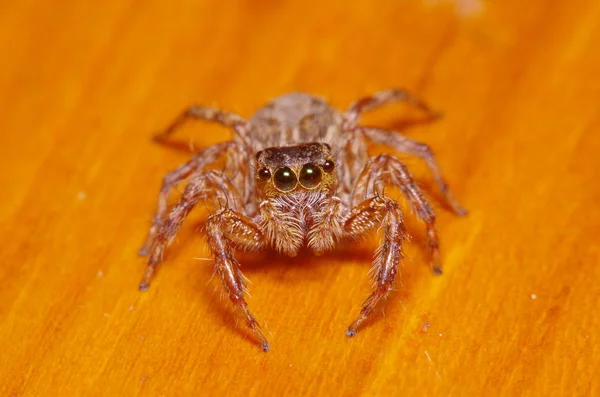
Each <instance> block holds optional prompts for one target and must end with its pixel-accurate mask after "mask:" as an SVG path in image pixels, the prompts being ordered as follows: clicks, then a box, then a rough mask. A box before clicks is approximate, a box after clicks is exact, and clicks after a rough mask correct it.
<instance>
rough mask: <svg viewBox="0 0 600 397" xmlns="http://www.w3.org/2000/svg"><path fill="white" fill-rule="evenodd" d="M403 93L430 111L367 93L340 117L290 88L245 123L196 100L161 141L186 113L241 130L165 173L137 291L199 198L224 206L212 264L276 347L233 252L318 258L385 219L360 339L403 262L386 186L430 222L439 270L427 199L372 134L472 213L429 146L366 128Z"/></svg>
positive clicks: (399, 227)
mask: <svg viewBox="0 0 600 397" xmlns="http://www.w3.org/2000/svg"><path fill="white" fill-rule="evenodd" d="M401 101H404V102H408V103H411V104H413V105H415V106H417V107H419V108H420V109H422V110H423V111H425V112H427V113H429V114H431V115H433V113H432V112H431V111H430V109H429V107H428V106H427V105H426V104H425V103H423V102H422V101H421V100H419V99H418V98H416V97H414V96H411V95H409V94H408V93H407V92H405V91H402V90H387V91H381V92H378V93H376V94H374V95H372V96H369V97H366V98H363V99H360V100H358V101H357V102H355V103H354V104H353V105H352V106H350V108H349V109H348V110H347V111H346V112H344V113H340V112H338V111H336V110H335V109H333V108H332V107H330V106H329V105H328V104H327V103H326V102H325V101H324V100H322V99H320V98H317V97H314V96H311V95H307V94H303V93H293V94H287V95H283V96H281V97H279V98H277V99H275V100H273V101H272V102H270V103H269V104H267V105H266V106H265V107H263V108H261V109H260V110H258V111H257V112H256V113H255V114H254V115H253V116H252V117H251V118H250V119H249V120H245V119H243V118H242V117H240V116H238V115H237V114H234V113H230V112H224V111H221V110H218V109H214V108H210V107H202V106H193V107H191V108H189V109H188V110H187V111H185V112H184V113H183V114H182V115H181V116H180V117H179V118H177V119H176V120H175V121H174V122H173V124H171V126H170V127H169V128H167V129H166V130H165V132H164V133H162V134H161V135H159V136H158V137H157V138H158V139H159V140H162V139H164V138H165V137H167V136H168V135H170V134H171V133H172V132H173V131H174V130H175V129H176V128H177V127H178V126H180V125H181V123H183V122H184V121H185V120H187V119H189V118H195V119H202V120H209V121H215V122H217V123H220V124H222V125H224V126H227V127H230V128H231V129H232V130H233V132H234V138H233V140H231V141H228V142H222V143H218V144H216V145H213V146H209V147H207V148H205V149H203V150H201V151H200V152H198V153H197V154H195V155H194V156H193V157H192V159H191V160H190V161H188V162H187V163H185V164H183V165H181V166H180V167H179V168H177V169H175V170H174V171H172V172H170V173H168V174H167V175H166V176H165V177H164V180H163V184H162V187H161V189H160V193H159V197H158V209H157V211H156V215H155V217H154V220H153V223H152V226H151V228H150V232H149V235H148V238H147V240H146V242H145V244H144V246H143V247H142V248H141V250H140V253H141V254H143V255H149V260H148V266H147V268H146V271H145V274H144V276H143V279H142V282H141V284H140V289H141V290H146V289H148V287H149V285H150V280H151V278H152V275H153V273H154V270H155V268H156V266H157V265H158V263H159V262H160V261H161V260H162V257H163V251H164V249H165V246H166V245H167V244H168V243H169V242H170V241H171V240H172V239H173V238H174V237H175V235H176V234H177V231H178V230H179V228H180V226H181V224H182V223H183V221H184V220H185V218H186V217H187V215H188V214H189V213H190V211H191V210H192V209H193V208H194V206H196V205H197V204H198V203H199V202H202V201H212V202H214V203H219V205H220V209H219V210H217V211H216V212H214V213H213V214H211V215H210V216H209V217H208V218H207V220H206V239H207V242H208V246H209V247H210V250H211V251H212V254H213V256H214V266H215V271H216V273H217V274H218V275H219V277H220V278H221V281H222V283H223V286H224V288H225V291H226V292H227V294H228V296H229V298H230V299H231V301H232V302H233V305H234V307H235V308H236V309H237V311H239V313H240V315H242V316H243V317H244V319H245V322H246V324H247V326H248V327H249V329H250V330H251V331H252V332H253V334H254V335H255V336H256V337H257V338H258V341H259V343H260V347H261V348H262V349H263V350H264V351H267V350H268V349H269V343H268V342H267V339H266V338H265V337H264V335H263V334H262V333H261V331H260V327H259V324H258V322H257V321H256V319H255V317H254V316H253V315H252V313H251V312H250V311H249V310H248V306H247V303H246V300H245V296H244V292H245V285H244V276H243V275H242V272H241V270H240V264H239V263H238V261H237V260H236V259H235V255H234V253H235V251H236V250H253V251H256V250H263V249H268V248H274V249H276V250H277V251H279V252H280V253H282V254H286V255H289V256H294V255H296V254H297V253H298V251H299V250H300V248H301V247H302V246H306V247H308V249H309V250H311V251H313V252H314V253H316V254H321V253H323V252H325V251H328V250H331V249H332V248H334V247H335V245H336V243H337V242H338V241H339V240H341V239H346V238H357V237H360V236H363V235H365V234H366V233H369V232H370V231H372V230H374V229H378V227H380V226H381V229H382V234H383V241H382V244H381V246H380V247H379V249H378V250H377V253H376V256H375V261H374V264H373V266H374V270H375V271H374V278H375V280H374V290H373V292H372V293H371V295H370V296H369V298H368V299H367V300H366V301H365V302H364V304H363V307H362V310H361V311H360V314H359V315H358V317H357V318H356V320H354V322H352V324H350V326H349V327H348V329H347V331H346V335H347V336H354V335H355V334H356V331H357V329H358V327H359V326H360V325H361V324H362V323H363V322H364V321H365V320H366V319H367V318H368V317H369V316H370V315H371V313H372V312H373V310H374V308H375V306H376V305H377V304H378V303H379V302H380V301H381V300H383V299H385V298H386V296H387V295H388V294H389V292H390V290H391V289H392V286H393V285H394V281H395V279H396V275H397V273H398V264H399V262H400V260H401V258H402V247H401V246H402V242H403V240H404V239H405V237H406V233H405V228H404V222H403V214H402V210H401V209H400V206H399V205H398V203H397V202H396V201H395V200H393V199H391V198H389V197H387V196H386V195H385V194H384V185H386V184H387V185H392V186H395V187H398V188H399V189H400V190H401V191H402V193H403V194H404V195H405V196H406V198H407V200H408V202H409V203H410V204H411V206H412V207H413V209H414V211H415V212H416V214H417V216H418V217H419V218H420V219H421V220H422V221H423V222H424V223H425V226H426V228H427V236H428V241H429V249H430V251H431V267H432V269H433V271H434V272H435V273H438V274H439V273H441V265H440V260H439V249H438V236H437V232H436V229H435V215H434V213H433V211H432V209H431V207H430V205H429V203H428V202H427V201H426V199H425V198H424V196H423V194H422V193H421V190H420V189H419V187H418V186H417V184H416V183H415V181H414V179H413V177H412V176H411V174H410V172H409V171H408V169H407V168H406V166H405V165H404V164H403V163H402V162H401V161H400V160H398V159H397V158H396V157H394V156H391V155H388V154H381V155H378V156H375V157H371V156H369V154H368V152H367V143H368V141H373V142H376V143H380V144H384V145H388V146H390V147H392V148H393V149H395V150H397V151H399V152H402V153H407V154H411V155H415V156H417V157H420V158H421V159H423V160H424V161H425V162H426V164H427V166H428V167H429V170H430V171H431V173H432V174H433V177H434V178H435V181H436V182H437V184H438V186H439V188H440V190H441V192H442V194H443V196H444V198H445V200H446V201H447V203H448V204H449V205H450V207H451V208H452V209H453V210H454V212H455V213H456V214H458V215H464V214H465V213H466V211H465V210H464V209H463V208H462V207H461V205H460V204H459V203H458V201H457V200H456V199H455V198H454V197H453V196H452V194H451V192H450V190H449V189H448V186H447V184H446V182H445V181H444V178H443V177H442V174H441V171H440V168H439V166H438V164H437V163H436V161H435V159H434V157H433V155H432V152H431V150H430V149H429V147H428V146H427V145H424V144H422V143H419V142H415V141H413V140H410V139H408V138H406V137H404V136H403V135H401V134H400V133H398V132H394V131H386V130H383V129H379V128H371V127H363V126H360V125H359V124H358V118H359V115H360V114H361V113H363V112H365V111H369V110H371V109H374V108H376V107H378V106H381V105H384V104H387V103H392V102H401ZM222 156H224V157H225V159H226V166H225V169H224V171H223V172H217V171H214V170H206V167H207V166H209V165H210V164H211V163H214V162H215V161H217V160H218V159H219V158H220V157H222ZM186 178H187V179H188V183H187V186H186V187H185V189H184V190H183V193H182V196H181V199H180V200H179V202H178V203H177V204H175V205H174V206H173V207H172V208H171V209H168V205H167V200H168V197H169V193H170V192H171V190H172V189H173V188H174V187H175V186H176V185H177V184H178V183H180V182H181V181H183V180H184V179H186Z"/></svg>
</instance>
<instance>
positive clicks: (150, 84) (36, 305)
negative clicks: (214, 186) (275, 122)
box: [0, 0, 600, 396]
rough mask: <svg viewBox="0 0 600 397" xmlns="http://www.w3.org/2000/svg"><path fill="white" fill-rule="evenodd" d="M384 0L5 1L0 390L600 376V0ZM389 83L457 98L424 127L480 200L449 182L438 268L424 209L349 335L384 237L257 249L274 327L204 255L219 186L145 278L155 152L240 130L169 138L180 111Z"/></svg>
mask: <svg viewBox="0 0 600 397" xmlns="http://www.w3.org/2000/svg"><path fill="white" fill-rule="evenodd" d="M373 3H375V2H342V1H338V2H334V1H308V0H307V1H302V2H292V1H288V2H279V1H260V2H259V1H238V2H227V3H226V2H220V1H212V2H209V1H191V0H188V1H179V2H164V1H150V2H130V1H123V0H119V1H106V2H102V3H100V2H97V4H91V3H90V2H81V1H80V2H77V1H54V2H39V1H32V0H22V1H18V2H5V3H4V4H3V5H2V6H0V54H2V59H3V60H2V62H1V63H0V76H1V77H0V92H1V96H0V109H1V110H0V111H1V114H2V117H0V131H1V134H2V145H1V151H2V152H1V159H2V160H1V161H2V165H3V166H2V171H1V173H0V175H1V179H0V186H2V193H1V196H0V200H1V205H0V220H1V222H0V236H1V240H0V241H2V248H1V249H0V252H1V267H0V352H1V353H0V395H2V396H119V395H123V396H132V395H149V396H198V395H206V396H217V395H228V396H233V395H256V396H265V395H302V396H315V395H322V396H332V395H336V396H357V395H364V396H374V395H385V396H390V395H403V396H422V395H425V396H428V395H439V396H447V395H457V396H481V395H505V396H506V395H508V396H519V395H529V396H584V395H600V386H599V384H600V383H599V381H598V376H597V374H598V368H599V366H600V342H599V340H598V338H599V332H600V316H599V315H598V314H599V313H598V309H597V308H598V301H599V299H600V293H599V292H600V289H599V287H598V284H599V281H600V266H599V263H598V261H599V255H598V251H599V249H598V247H599V244H598V243H599V237H598V232H599V231H600V210H599V206H598V203H599V200H600V188H599V185H600V184H599V179H598V176H599V175H600V173H599V172H598V171H599V167H600V112H599V110H600V77H599V71H600V50H599V46H598V43H599V42H600V3H599V2H598V1H591V0H574V1H569V2H564V1H541V0H535V1H527V2H524V1H517V0H510V1H509V0H506V1H483V0H455V1H450V0H447V1H442V0H435V1H434V0H427V1H425V0H423V1H393V0H389V1H381V2H377V3H379V4H378V5H377V6H375V5H373ZM389 87H406V88H408V89H410V90H411V91H413V92H415V93H417V94H418V95H420V96H422V97H424V98H426V99H427V101H428V102H429V103H431V104H432V105H433V106H434V107H435V108H436V109H439V110H441V111H443V113H444V114H445V117H444V119H443V120H441V121H439V122H436V123H425V124H421V125H414V126H412V127H411V128H407V129H406V133H407V134H408V135H409V136H411V137H412V138H414V139H418V140H421V141H424V142H426V143H428V144H430V145H431V146H432V147H433V148H434V150H435V152H436V154H437V158H438V160H439V162H440V164H441V165H442V168H443V169H444V174H445V175H446V177H447V178H448V180H449V183H450V185H451V187H452V189H453V190H454V192H455V194H456V195H457V196H458V197H459V198H460V199H461V201H462V202H463V203H464V204H465V206H467V207H468V208H469V210H470V214H469V215H468V216H467V217H465V218H458V217H455V216H453V215H452V214H451V213H450V212H448V211H446V210H445V209H443V208H442V205H441V204H435V207H436V208H437V210H438V211H437V212H438V229H439V233H440V236H441V239H442V257H443V261H444V264H445V269H446V272H445V275H443V276H442V277H434V276H432V274H431V272H430V271H429V269H428V267H427V266H426V263H427V255H426V252H425V251H426V250H425V246H424V239H423V230H422V225H420V224H419V223H417V222H415V221H413V220H412V219H413V218H412V216H410V215H407V217H408V218H410V219H411V221H409V222H408V228H409V230H410V232H411V234H412V235H413V236H414V238H413V239H412V241H411V242H410V243H408V244H407V245H406V255H407V258H406V260H405V261H404V263H403V267H402V275H401V277H400V280H401V281H400V282H399V283H398V285H397V292H395V293H393V294H392V295H391V297H390V299H388V301H387V302H386V304H385V305H384V306H383V307H382V308H381V310H379V311H378V312H377V314H376V315H375V318H373V320H372V321H370V322H369V323H368V324H367V325H366V326H365V327H363V328H362V329H361V330H360V332H359V333H358V335H357V336H356V337H355V338H354V339H348V338H346V337H345V336H344V331H345V328H346V327H347V326H348V324H349V322H350V321H351V320H352V319H353V318H354V317H355V316H356V314H357V313H358V310H359V308H360V304H361V302H362V300H363V299H364V298H365V296H366V294H367V293H368V292H369V281H368V278H367V270H368V269H369V267H370V261H371V257H372V252H373V251H374V249H375V248H376V238H373V239H372V240H368V241H365V242H364V243H362V244H361V245H360V247H354V246H348V245H346V246H344V248H342V249H341V250H339V251H338V252H336V253H332V254H330V255H325V256H323V257H314V256H311V255H309V254H302V255H300V257H299V258H296V259H293V260H290V259H288V258H285V257H279V256H273V255H267V256H260V255H259V256H257V257H254V258H251V257H250V258H247V259H246V260H245V261H244V263H243V268H244V271H245V274H246V275H247V276H248V277H249V278H250V279H251V280H252V284H251V293H252V297H251V299H250V306H251V308H252V309H253V310H254V312H255V313H256V314H257V315H258V317H259V318H260V320H261V323H262V324H263V327H264V329H265V330H266V332H267V334H268V337H269V339H270V341H271V344H272V350H271V351H270V352H269V353H263V352H261V351H259V349H258V348H257V346H256V344H255V343H254V342H253V341H252V339H251V338H248V335H247V333H246V332H245V331H244V329H243V327H242V326H241V325H238V326H237V327H236V321H235V320H234V317H233V316H232V312H231V309H230V305H229V304H228V302H227V300H225V299H220V292H219V289H218V286H219V284H218V283H217V282H216V281H215V280H213V281H211V282H209V280H210V279H211V276H212V269H211V266H210V262H207V261H202V260H195V258H206V257H208V256H210V253H209V251H208V249H207V247H206V244H205V241H204V239H203V236H202V233H199V231H198V230H197V229H198V227H199V225H201V223H202V219H203V218H204V216H205V215H206V214H205V211H203V210H200V211H197V212H195V213H194V215H193V216H192V219H191V220H190V221H189V222H187V223H186V225H185V226H184V227H183V229H182V231H181V233H180V234H179V236H178V238H177V240H176V242H175V243H174V244H173V245H172V246H171V247H170V248H169V250H168V252H167V255H166V258H165V259H166V261H165V263H164V266H162V267H161V268H160V270H159V272H158V274H157V277H156V279H155V281H154V284H153V286H152V288H151V289H150V290H149V292H147V293H141V292H139V291H138V290H137V283H138V281H139V279H140V276H141V273H142V271H143V269H144V266H145V261H144V259H143V258H139V257H137V255H136V251H137V248H138V247H139V245H140V244H141V242H142V241H143V239H144V237H145V234H146V232H147V228H148V226H149V223H150V219H151V215H152V212H153V210H154V206H155V199H156V195H157V192H158V188H159V185H160V181H161V177H162V175H163V174H165V173H166V172H167V171H169V170H171V169H173V168H175V167H176V166H177V165H179V164H180V163H183V162H184V161H185V160H186V159H187V158H189V156H190V149H188V148H187V146H188V143H189V142H193V147H192V150H197V148H200V147H203V146H206V145H208V144H212V143H216V142H219V141H222V140H225V139H228V137H230V132H228V131H227V130H225V129H223V128H219V127H217V126H214V125H208V124H201V123H200V124H194V125H188V126H186V127H185V128H184V129H183V130H182V131H181V132H179V133H178V135H177V138H176V139H175V140H176V141H177V140H179V142H181V143H182V144H183V146H185V148H184V149H183V150H182V149H181V148H180V149H176V148H172V147H171V148H169V147H164V146H160V145H156V144H154V143H152V142H151V140H150V137H151V135H152V134H153V133H154V132H156V131H159V130H160V129H161V128H162V127H163V126H165V125H166V124H167V123H168V122H169V121H170V120H171V119H172V118H173V117H174V116H175V115H176V114H177V113H178V112H179V111H181V110H182V109H183V108H185V107H186V106H188V105H189V104H191V103H196V102H197V103H202V104H208V105H218V106H220V107H222V108H224V109H228V110H233V111H236V112H239V113H240V114H242V115H244V116H246V117H247V116H249V115H251V114H252V112H253V111H254V110H256V109H257V108H258V107H260V106H261V105H262V104H264V103H265V102H266V101H267V100H268V99H271V98H274V97H276V96H277V95H280V94H282V93H285V92H289V91H296V90H299V91H305V92H310V93H314V94H318V95H322V96H324V97H326V98H327V99H328V100H329V101H331V103H332V104H334V105H335V106H336V107H339V108H345V107H347V106H348V105H349V104H350V103H351V102H352V101H353V100H355V99H356V98H358V97H361V96H364V95H367V94H369V93H372V92H374V91H377V90H380V89H384V88H389ZM420 117H421V115H419V113H418V112H415V111H413V110H410V109H409V108H408V107H406V106H400V105H398V106H391V107H389V108H387V109H386V110H382V111H379V112H374V113H372V114H370V115H368V116H367V117H365V119H364V123H366V124H372V125H378V126H381V127H385V128H395V129H400V128H402V129H404V126H405V123H404V121H405V120H419V118H420ZM190 146H191V144H190ZM381 149H382V148H381V147H374V151H377V150H381ZM407 164H408V165H409V167H410V168H411V169H412V170H414V172H415V174H416V175H417V177H418V179H419V180H420V181H421V183H422V184H423V186H424V188H425V190H426V191H428V192H430V193H431V194H432V195H433V197H434V199H435V198H439V195H438V194H437V193H436V189H435V188H434V186H433V184H432V183H431V177H430V176H429V175H428V174H427V173H426V172H425V169H424V167H423V165H422V164H421V162H420V161H418V160H416V159H413V158H407ZM434 202H435V203H439V200H438V201H436V200H434ZM408 213H409V211H407V214H408ZM215 290H216V291H215ZM383 314H385V316H383Z"/></svg>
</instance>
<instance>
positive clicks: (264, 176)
mask: <svg viewBox="0 0 600 397" xmlns="http://www.w3.org/2000/svg"><path fill="white" fill-rule="evenodd" d="M258 178H259V179H260V180H262V181H268V180H269V178H271V171H269V169H268V168H261V170H260V171H258Z"/></svg>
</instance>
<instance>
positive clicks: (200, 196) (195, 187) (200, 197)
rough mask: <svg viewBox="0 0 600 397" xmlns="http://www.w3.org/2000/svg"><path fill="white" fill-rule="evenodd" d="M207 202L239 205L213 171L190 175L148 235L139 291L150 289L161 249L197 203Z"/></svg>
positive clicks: (161, 252) (160, 255)
mask: <svg viewBox="0 0 600 397" xmlns="http://www.w3.org/2000/svg"><path fill="white" fill-rule="evenodd" d="M208 199H210V200H212V201H213V202H215V203H225V204H226V205H227V206H231V207H233V208H239V205H240V202H241V200H240V198H239V196H238V194H237V192H236V191H235V189H234V188H233V186H232V185H231V183H230V182H229V180H227V179H226V178H225V177H224V176H223V175H221V174H219V173H217V172H216V171H208V172H205V173H200V174H196V175H193V176H192V177H191V179H190V181H189V183H188V185H187V186H186V187H185V190H184V191H183V194H182V195H181V199H180V201H179V203H177V204H176V205H175V206H174V207H173V208H172V209H171V211H170V212H169V214H168V215H167V216H166V217H165V219H163V220H162V221H161V222H160V223H159V224H158V225H157V227H156V231H155V232H154V234H152V235H150V236H148V241H147V246H148V251H149V253H150V258H149V259H148V265H147V267H146V271H145V272H144V276H143V278H142V281H141V283H140V290H141V291H146V290H147V289H148V288H149V287H150V280H151V279H152V275H153V274H154V271H155V269H156V266H157V265H158V264H159V263H160V262H161V261H162V257H163V252H164V249H165V246H166V245H167V244H169V243H170V242H171V240H172V239H173V238H174V237H175V235H176V234H177V231H178V230H179V228H180V227H181V225H182V224H183V221H184V220H185V218H186V217H187V216H188V215H189V213H190V212H191V211H192V209H193V208H194V207H195V205H196V204H197V203H198V202H200V201H206V200H208Z"/></svg>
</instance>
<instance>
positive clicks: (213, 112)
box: [154, 106, 250, 147]
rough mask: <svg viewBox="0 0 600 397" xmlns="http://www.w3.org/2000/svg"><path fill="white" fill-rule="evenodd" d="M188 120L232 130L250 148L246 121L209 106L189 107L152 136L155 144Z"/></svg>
mask: <svg viewBox="0 0 600 397" xmlns="http://www.w3.org/2000/svg"><path fill="white" fill-rule="evenodd" d="M188 119H199V120H205V121H213V122H216V123H219V124H221V125H223V126H225V127H229V128H232V129H233V130H234V131H235V133H236V134H237V136H238V137H239V138H240V139H241V140H242V142H244V144H245V145H246V147H250V146H249V143H248V139H247V130H246V120H245V119H244V118H243V117H242V116H240V115H238V114H236V113H233V112H225V111H222V110H219V109H216V108H213V107H209V106H191V107H189V108H188V109H186V110H185V111H183V112H182V113H181V114H180V115H179V116H177V117H176V118H175V120H173V122H171V124H169V126H167V128H165V130H164V131H163V132H161V133H160V134H157V135H155V136H154V140H155V141H157V142H162V141H164V140H165V139H166V138H167V137H168V136H169V135H171V134H172V133H173V132H175V131H176V130H177V129H178V128H179V127H181V125H183V123H185V122H186V121H187V120H188Z"/></svg>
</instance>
